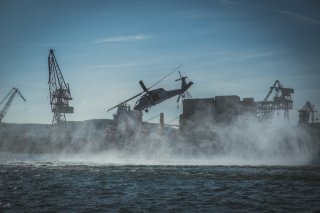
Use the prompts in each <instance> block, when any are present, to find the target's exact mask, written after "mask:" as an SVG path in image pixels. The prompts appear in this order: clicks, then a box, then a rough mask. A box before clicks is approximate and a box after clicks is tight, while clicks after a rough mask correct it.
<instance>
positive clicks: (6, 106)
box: [0, 87, 27, 123]
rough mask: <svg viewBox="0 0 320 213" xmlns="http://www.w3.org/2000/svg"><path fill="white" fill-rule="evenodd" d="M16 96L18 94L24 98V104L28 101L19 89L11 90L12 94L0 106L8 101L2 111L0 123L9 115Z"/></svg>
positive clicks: (0, 112)
mask: <svg viewBox="0 0 320 213" xmlns="http://www.w3.org/2000/svg"><path fill="white" fill-rule="evenodd" d="M16 94H18V95H19V96H20V97H21V98H22V100H24V102H27V101H26V99H25V98H24V97H23V95H22V94H21V92H20V90H19V89H18V88H14V87H13V88H12V89H11V90H10V92H9V93H8V94H7V95H6V97H4V99H3V100H2V101H1V102H0V105H1V104H2V103H4V102H5V101H6V100H7V102H6V104H5V105H4V107H3V109H2V110H1V111H0V123H1V122H2V119H3V118H4V116H5V115H6V114H7V112H8V109H9V107H10V106H11V103H12V101H13V99H14V97H15V96H16Z"/></svg>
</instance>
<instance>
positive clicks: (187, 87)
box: [182, 81, 193, 91]
mask: <svg viewBox="0 0 320 213" xmlns="http://www.w3.org/2000/svg"><path fill="white" fill-rule="evenodd" d="M192 84H193V82H192V81H190V82H189V83H187V84H185V85H184V86H183V88H182V90H183V91H187V90H188V89H189V88H190V87H191V86H192Z"/></svg>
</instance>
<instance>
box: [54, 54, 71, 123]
mask: <svg viewBox="0 0 320 213" xmlns="http://www.w3.org/2000/svg"><path fill="white" fill-rule="evenodd" d="M48 68H49V81H48V84H49V94H50V105H51V111H52V112H53V119H52V124H53V125H54V124H58V125H60V124H63V125H66V115H65V114H66V113H73V107H71V106H69V101H70V100H72V97H71V93H70V88H69V84H67V83H66V82H65V81H64V78H63V75H62V73H61V70H60V67H59V65H58V62H57V60H56V57H55V55H54V51H53V49H50V50H49V56H48Z"/></svg>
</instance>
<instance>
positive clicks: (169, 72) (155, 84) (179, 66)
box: [148, 64, 182, 90]
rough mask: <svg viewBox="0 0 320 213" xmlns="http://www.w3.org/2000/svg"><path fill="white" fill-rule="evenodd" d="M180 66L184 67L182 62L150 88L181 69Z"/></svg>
mask: <svg viewBox="0 0 320 213" xmlns="http://www.w3.org/2000/svg"><path fill="white" fill-rule="evenodd" d="M180 67H182V64H181V65H180V66H177V67H176V68H175V69H174V70H172V71H171V72H169V73H168V74H167V75H165V76H164V77H163V78H161V79H160V80H159V81H158V82H156V83H155V84H153V85H152V86H151V87H149V88H148V90H149V89H151V88H152V87H154V86H155V85H157V84H159V83H160V82H161V81H163V80H164V79H165V78H167V77H168V76H169V75H171V74H172V73H173V72H175V71H176V70H177V69H179V68H180Z"/></svg>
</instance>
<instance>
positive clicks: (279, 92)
mask: <svg viewBox="0 0 320 213" xmlns="http://www.w3.org/2000/svg"><path fill="white" fill-rule="evenodd" d="M273 92H274V97H273V100H272V101H269V100H268V99H269V97H270V96H271V94H272V93H273ZM293 93H294V89H292V88H285V87H283V85H282V84H281V83H280V81H279V80H276V81H275V82H274V84H273V86H271V87H270V90H269V92H268V94H267V96H266V97H265V98H264V100H263V101H259V102H256V103H257V114H258V117H260V118H270V117H272V114H273V112H274V111H275V110H284V118H285V119H286V120H289V109H292V108H293V101H292V97H291V94H293Z"/></svg>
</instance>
